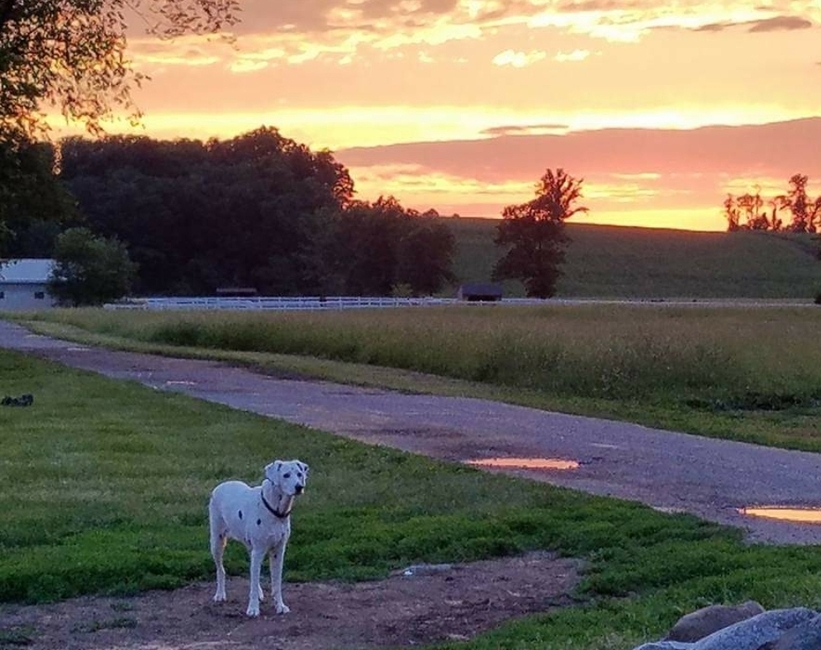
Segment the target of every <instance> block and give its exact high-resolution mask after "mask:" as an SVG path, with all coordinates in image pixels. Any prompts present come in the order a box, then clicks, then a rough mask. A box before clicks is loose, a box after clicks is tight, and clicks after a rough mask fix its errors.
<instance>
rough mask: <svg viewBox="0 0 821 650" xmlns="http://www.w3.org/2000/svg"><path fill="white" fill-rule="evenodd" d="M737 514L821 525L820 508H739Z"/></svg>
mask: <svg viewBox="0 0 821 650" xmlns="http://www.w3.org/2000/svg"><path fill="white" fill-rule="evenodd" d="M738 512H739V513H740V514H742V515H747V516H748V517H760V518H762V519H777V520H779V521H793V522H798V523H802V524H821V508H794V507H790V506H755V507H751V508H739V509H738Z"/></svg>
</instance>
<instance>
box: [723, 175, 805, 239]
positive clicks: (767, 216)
mask: <svg viewBox="0 0 821 650" xmlns="http://www.w3.org/2000/svg"><path fill="white" fill-rule="evenodd" d="M808 181H809V177H807V176H805V175H803V174H794V175H793V176H792V177H791V178H790V180H789V183H788V184H789V187H788V190H787V192H786V193H785V194H779V195H777V196H772V197H770V198H765V197H762V196H761V190H760V188H755V191H754V192H747V193H746V194H741V195H739V196H734V195H733V194H728V195H727V198H726V199H725V200H724V218H725V219H726V220H727V230H728V231H729V232H733V231H736V230H771V231H788V232H805V233H815V232H817V231H818V229H819V227H820V226H821V195H819V196H818V197H816V198H815V199H813V198H812V197H810V196H809V194H808V193H807V183H808Z"/></svg>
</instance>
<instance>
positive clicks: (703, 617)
mask: <svg viewBox="0 0 821 650" xmlns="http://www.w3.org/2000/svg"><path fill="white" fill-rule="evenodd" d="M763 612H764V608H763V607H762V606H761V605H759V604H758V603H757V602H755V601H754V600H748V601H747V602H746V603H742V604H741V605H710V606H708V607H702V608H701V609H698V610H696V611H695V612H691V613H690V614H687V615H685V616H682V617H681V618H680V619H679V620H678V622H677V623H676V624H675V625H674V626H673V627H672V628H671V629H670V632H669V633H668V634H667V636H666V637H665V640H666V641H685V642H690V643H692V642H695V641H698V640H699V639H703V638H704V637H705V636H709V635H711V634H712V633H713V632H717V631H718V630H721V629H724V628H725V627H729V626H730V625H732V624H733V623H738V622H739V621H743V620H746V619H748V618H752V617H753V616H756V615H758V614H762V613H763Z"/></svg>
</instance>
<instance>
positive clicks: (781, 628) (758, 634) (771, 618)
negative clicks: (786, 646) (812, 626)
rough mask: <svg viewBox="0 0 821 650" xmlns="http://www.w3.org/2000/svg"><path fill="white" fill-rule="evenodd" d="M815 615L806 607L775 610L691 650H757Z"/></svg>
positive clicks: (710, 637) (742, 623)
mask: <svg viewBox="0 0 821 650" xmlns="http://www.w3.org/2000/svg"><path fill="white" fill-rule="evenodd" d="M816 616H817V613H816V612H814V611H813V610H811V609H807V608H806V607H795V608H793V609H774V610H771V611H769V612H764V613H763V614H759V615H758V616H753V617H752V618H748V619H746V620H744V621H740V622H738V623H735V624H733V625H730V626H729V627H725V628H724V629H722V630H718V632H713V633H712V634H711V635H710V636H708V637H705V638H703V639H701V640H700V641H697V642H696V643H694V644H693V646H692V650H759V649H760V648H761V646H763V645H765V644H766V643H769V642H770V641H775V640H777V639H780V638H781V637H782V636H783V635H784V633H785V632H786V631H787V630H789V629H791V628H794V627H795V626H796V625H800V624H801V623H806V622H807V621H809V620H810V619H812V618H815V617H816Z"/></svg>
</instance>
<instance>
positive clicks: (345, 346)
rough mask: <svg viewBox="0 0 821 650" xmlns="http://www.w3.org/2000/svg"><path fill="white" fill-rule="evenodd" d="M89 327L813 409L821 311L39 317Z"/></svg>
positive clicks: (185, 341)
mask: <svg viewBox="0 0 821 650" xmlns="http://www.w3.org/2000/svg"><path fill="white" fill-rule="evenodd" d="M37 318H40V319H48V320H57V321H60V322H63V323H67V324H71V325H74V326H77V327H80V328H83V329H85V330H89V331H93V332H98V333H102V334H110V335H116V336H119V337H124V338H128V339H135V340H139V341H145V342H152V343H163V344H170V345H173V346H189V347H201V348H209V349H219V350H237V351H255V352H270V353H279V354H289V355H310V356H315V357H321V358H325V359H331V360H336V361H345V362H352V363H359V364H370V365H374V366H387V367H392V368H401V369H405V370H414V371H418V372H423V373H430V374H435V375H441V376H446V377H452V378H457V379H464V380H469V381H475V382H487V383H492V384H499V385H504V386H510V387H517V388H524V389H534V390H539V391H544V392H548V393H551V394H556V395H574V396H582V397H596V398H606V399H624V398H646V397H654V396H656V397H663V396H673V397H675V398H677V399H691V398H692V399H699V398H702V399H716V400H722V399H723V400H729V401H730V402H733V400H736V401H737V400H743V399H752V398H753V397H754V396H755V395H758V394H761V395H770V396H773V398H774V399H777V398H778V396H781V397H782V398H784V399H792V400H794V401H807V402H811V401H812V400H821V346H819V345H818V344H817V342H816V341H817V333H818V332H819V331H821V329H820V328H821V311H816V310H815V309H814V308H804V307H795V308H762V307H748V308H742V307H739V308H716V307H699V306H692V307H667V306H653V305H647V304H641V305H604V306H603V305H589V306H588V305H585V306H563V305H553V306H544V307H541V306H539V307H504V306H502V307H500V306H484V307H479V306H477V307H473V306H465V307H443V308H408V309H404V308H402V309H383V310H367V311H355V310H349V311H340V312H302V313H294V312H291V313H273V312H189V313H185V312H139V311H128V312H125V311H104V310H65V311H55V312H43V313H41V314H39V315H38V316H37Z"/></svg>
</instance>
